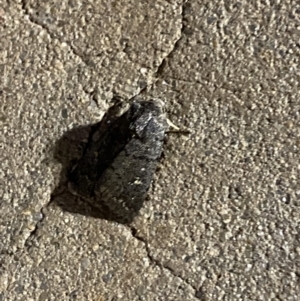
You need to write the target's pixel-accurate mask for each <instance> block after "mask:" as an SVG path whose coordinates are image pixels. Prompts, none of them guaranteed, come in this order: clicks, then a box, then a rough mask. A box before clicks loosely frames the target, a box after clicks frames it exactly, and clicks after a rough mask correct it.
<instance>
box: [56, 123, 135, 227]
mask: <svg viewBox="0 0 300 301" xmlns="http://www.w3.org/2000/svg"><path fill="white" fill-rule="evenodd" d="M98 125H99V123H96V124H93V125H87V126H79V127H76V128H73V129H71V130H69V131H67V132H66V133H65V134H64V135H63V136H62V137H61V138H60V139H59V140H58V141H57V142H56V144H55V147H54V159H55V160H56V161H58V162H59V163H60V164H61V172H60V177H59V183H58V185H57V186H56V188H55V189H54V191H53V192H52V195H51V205H52V204H54V205H57V206H59V207H60V208H61V209H62V210H63V211H66V212H70V213H75V214H81V215H85V216H90V217H93V218H100V219H106V220H109V221H114V222H117V223H121V224H128V223H130V222H132V220H133V219H134V217H135V216H136V215H137V214H138V211H134V210H132V211H131V212H129V213H128V212H126V213H124V215H122V214H121V215H120V210H117V211H118V215H116V214H114V212H112V211H111V210H109V209H108V208H107V207H106V206H105V204H104V203H103V204H102V203H101V202H97V204H95V201H94V200H93V199H92V198H90V199H86V198H85V199H83V198H82V197H80V196H75V195H73V194H72V193H71V192H70V191H69V190H68V181H69V176H70V173H71V170H72V168H73V166H74V164H75V163H76V162H77V160H78V159H79V158H80V157H81V156H82V153H83V150H84V148H85V146H86V144H87V142H88V139H89V137H90V135H91V133H92V132H93V129H94V128H97V127H98Z"/></svg>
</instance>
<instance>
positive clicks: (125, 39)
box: [0, 0, 300, 301]
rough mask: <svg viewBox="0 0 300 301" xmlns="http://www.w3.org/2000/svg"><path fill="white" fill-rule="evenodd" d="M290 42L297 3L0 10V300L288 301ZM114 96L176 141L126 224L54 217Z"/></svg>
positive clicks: (295, 43) (297, 224)
mask: <svg viewBox="0 0 300 301" xmlns="http://www.w3.org/2000/svg"><path fill="white" fill-rule="evenodd" d="M299 38H300V3H299V1H288V0H285V1H262V0H260V1H239V2H237V1H231V0H230V1H199V0H196V1H184V3H183V2H182V1H176V0H174V1H163V0H159V1H133V0H128V1H102V0H97V1H84V0H70V1H66V0H63V1H58V0H53V1H50V2H49V1H34V0H30V1H26V0H23V1H17V0H16V1H1V2H0V70H1V80H0V93H1V94H0V99H1V102H0V108H1V111H0V123H1V132H0V147H1V153H0V162H1V169H0V192H1V194H0V195H1V200H0V202H1V203H0V204H1V211H0V232H1V240H0V251H1V255H0V256H1V259H0V260H1V261H0V300H14V301H17V300H26V301H30V300H37V301H43V300H95V301H100V300H101V301H102V300H110V301H112V300H113V301H117V300H130V301H131V300H191V301H192V300H205V301H210V300H284V301H292V300H293V301H294V300H295V301H296V300H299V295H300V184H299V174H300V163H299V158H300V156H299V155H300V154H299V148H300V128H299V121H300V116H299V114H300V92H299V90H300V89H299V80H300V68H299V65H300V40H299ZM114 95H119V96H121V97H124V98H128V99H129V98H131V97H133V96H134V95H142V96H143V97H145V98H151V97H153V96H154V97H158V98H161V99H163V100H164V101H165V102H166V104H167V111H168V115H169V118H170V119H171V120H172V122H173V123H175V124H176V125H179V126H180V127H182V128H189V129H190V131H191V133H190V134H189V135H181V134H169V135H168V139H167V141H166V145H165V149H164V156H163V159H162V160H161V162H160V166H159V170H158V171H157V173H156V175H155V179H154V182H153V185H152V187H151V190H150V192H149V200H148V201H147V202H146V203H145V204H144V207H143V209H142V211H141V212H140V215H139V216H138V217H137V218H136V219H135V221H134V222H133V223H132V224H131V225H121V224H118V223H116V222H114V221H109V220H107V219H101V218H95V217H93V216H91V214H88V212H89V211H88V209H87V211H86V212H87V214H80V213H75V212H70V211H67V210H63V208H62V207H61V206H58V205H57V204H58V203H59V199H64V201H65V200H69V197H70V196H68V194H65V193H64V192H62V193H59V191H58V190H59V189H57V187H60V186H59V183H66V176H65V173H64V171H65V168H66V166H65V165H64V163H63V161H64V160H65V162H69V161H70V160H71V159H72V158H73V159H74V158H76V156H78V153H79V149H80V145H82V144H83V143H84V140H85V138H86V132H85V131H83V133H82V135H78V136H73V138H69V142H68V143H69V144H64V145H65V146H66V145H69V148H65V149H62V150H61V154H60V158H63V159H62V160H59V159H58V157H59V156H58V157H57V156H56V155H55V154H57V153H59V152H60V149H58V148H59V147H58V146H59V145H61V144H59V143H58V141H61V139H62V137H65V136H64V135H66V133H69V132H70V131H71V132H72V131H73V130H74V128H76V127H78V126H82V127H84V128H85V129H86V128H87V126H88V125H89V124H92V123H94V122H96V121H98V120H100V119H101V117H102V116H103V114H104V112H105V111H106V110H107V109H108V107H109V106H110V105H111V103H112V97H113V96H114ZM72 139H73V140H72ZM62 186H63V185H62ZM60 188H61V190H62V191H63V187H60ZM54 192H56V193H54ZM51 195H52V197H51ZM54 195H56V196H54Z"/></svg>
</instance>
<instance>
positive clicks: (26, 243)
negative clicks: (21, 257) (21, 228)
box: [24, 189, 65, 249]
mask: <svg viewBox="0 0 300 301" xmlns="http://www.w3.org/2000/svg"><path fill="white" fill-rule="evenodd" d="M64 192H65V189H64V190H63V191H61V192H60V193H57V194H55V195H51V196H50V200H49V201H48V202H47V203H46V204H45V205H44V206H42V208H41V209H40V210H39V212H40V213H41V215H42V218H41V219H40V220H39V221H37V222H36V224H35V227H34V229H33V230H32V231H30V234H29V236H28V237H27V238H26V239H25V241H24V247H26V249H28V248H29V247H31V244H29V241H30V240H32V238H33V237H34V236H35V235H36V233H37V231H38V229H39V228H40V226H41V225H42V223H43V221H44V219H45V218H46V212H45V209H46V208H48V207H49V206H50V205H51V203H52V202H53V201H54V199H55V198H56V197H57V196H59V195H61V194H63V193H64Z"/></svg>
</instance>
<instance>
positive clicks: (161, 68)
mask: <svg viewBox="0 0 300 301" xmlns="http://www.w3.org/2000/svg"><path fill="white" fill-rule="evenodd" d="M188 2H189V0H185V1H184V2H183V3H182V6H181V29H180V31H181V34H180V37H179V38H178V39H177V40H176V41H175V43H174V45H173V47H172V49H171V50H170V51H169V53H168V54H167V55H166V56H165V57H164V58H163V59H162V61H161V63H160V65H159V66H158V67H157V69H156V71H154V72H153V75H154V76H153V77H154V78H155V80H154V81H153V82H152V83H150V84H148V85H146V86H145V87H144V88H142V89H141V90H140V91H139V92H138V93H136V94H135V95H133V96H131V97H129V99H133V98H135V97H138V96H140V95H142V94H144V93H145V92H146V91H147V90H148V89H149V87H152V86H153V85H154V84H155V83H156V82H157V81H158V80H159V78H160V77H161V75H162V74H163V72H164V69H165V67H166V66H167V61H168V60H169V59H170V58H171V57H172V55H173V53H174V52H175V51H176V50H177V49H178V48H179V44H180V42H181V40H182V39H183V37H184V30H185V27H186V26H185V24H184V16H185V8H186V5H187V3H188ZM21 7H22V11H23V12H24V14H25V16H27V17H28V19H29V21H30V22H31V23H32V24H34V25H36V26H39V27H40V28H42V29H44V30H45V31H46V32H47V33H48V35H49V36H50V38H51V39H56V40H58V41H59V42H60V43H65V44H66V45H67V46H68V47H69V49H70V51H71V52H72V53H73V55H74V56H75V57H77V58H78V59H79V60H80V61H81V62H82V63H83V64H84V65H85V66H86V67H87V68H88V69H90V66H89V61H88V60H87V59H85V58H84V57H83V56H82V55H80V54H79V53H78V51H76V49H75V48H74V47H73V46H72V44H70V43H69V42H68V41H65V40H63V39H61V38H59V37H57V36H55V34H54V33H52V32H51V31H50V30H49V27H48V26H47V25H45V24H44V23H43V22H40V21H39V20H38V18H36V17H35V16H34V15H32V14H31V13H30V11H29V8H28V3H27V1H26V0H22V1H21ZM84 92H85V93H86V94H87V95H89V96H91V94H93V93H94V91H93V92H92V93H87V92H86V91H85V90H84Z"/></svg>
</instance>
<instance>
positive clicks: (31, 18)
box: [21, 0, 90, 68]
mask: <svg viewBox="0 0 300 301" xmlns="http://www.w3.org/2000/svg"><path fill="white" fill-rule="evenodd" d="M21 7H22V11H23V12H24V14H25V16H27V17H28V19H29V21H30V22H31V23H32V24H34V25H36V26H39V27H40V28H42V29H44V30H45V31H46V32H47V33H48V35H49V36H50V38H51V39H55V40H57V41H59V42H60V43H65V44H66V45H68V47H69V49H70V50H71V52H72V53H73V55H74V56H75V57H77V58H78V59H79V60H80V61H81V62H82V63H83V64H84V65H86V66H87V67H88V68H90V67H89V65H88V61H87V60H85V59H84V58H83V57H82V56H81V55H80V54H79V53H78V52H77V51H76V49H75V48H74V47H73V46H72V45H71V44H70V43H68V42H67V41H65V40H62V39H60V38H58V37H56V36H55V35H54V34H53V33H52V32H51V31H50V30H49V28H48V26H47V25H45V24H43V23H42V22H40V21H39V20H38V19H37V18H36V17H35V16H33V15H32V14H31V13H30V12H29V9H28V7H27V1H26V0H22V2H21Z"/></svg>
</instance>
